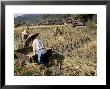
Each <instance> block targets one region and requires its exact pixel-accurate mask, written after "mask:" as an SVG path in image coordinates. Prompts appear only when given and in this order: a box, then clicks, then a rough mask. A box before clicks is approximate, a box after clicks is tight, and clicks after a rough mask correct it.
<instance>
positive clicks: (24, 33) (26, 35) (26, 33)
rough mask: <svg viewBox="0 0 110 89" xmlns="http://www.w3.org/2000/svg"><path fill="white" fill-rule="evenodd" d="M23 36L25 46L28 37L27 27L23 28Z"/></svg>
mask: <svg viewBox="0 0 110 89" xmlns="http://www.w3.org/2000/svg"><path fill="white" fill-rule="evenodd" d="M21 36H22V43H23V47H24V46H25V40H26V39H27V37H28V32H27V30H26V29H24V30H23V32H22V33H21Z"/></svg>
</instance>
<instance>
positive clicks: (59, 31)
mask: <svg viewBox="0 0 110 89" xmlns="http://www.w3.org/2000/svg"><path fill="white" fill-rule="evenodd" d="M58 34H59V35H61V34H62V32H61V30H60V29H59V28H58V27H56V28H54V36H55V37H56V36H57V35H58Z"/></svg>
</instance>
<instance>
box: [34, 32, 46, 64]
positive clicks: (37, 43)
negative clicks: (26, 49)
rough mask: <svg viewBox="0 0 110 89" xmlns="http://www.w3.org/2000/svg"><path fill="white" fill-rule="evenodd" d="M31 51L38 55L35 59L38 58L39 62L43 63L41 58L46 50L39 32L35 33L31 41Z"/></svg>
mask: <svg viewBox="0 0 110 89" xmlns="http://www.w3.org/2000/svg"><path fill="white" fill-rule="evenodd" d="M33 52H34V55H38V56H36V57H37V58H36V60H37V59H38V62H39V64H44V61H43V60H44V57H45V54H46V52H47V51H46V49H45V47H44V44H43V42H42V40H41V39H40V34H37V36H36V37H35V39H34V41H33Z"/></svg>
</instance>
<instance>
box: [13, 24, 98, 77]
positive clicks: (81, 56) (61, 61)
mask: <svg viewBox="0 0 110 89" xmlns="http://www.w3.org/2000/svg"><path fill="white" fill-rule="evenodd" d="M54 27H55V26H43V27H42V26H40V27H37V26H36V27H33V28H32V27H30V29H29V30H28V32H29V33H30V34H34V33H40V34H41V37H42V39H43V42H44V44H45V45H48V47H50V48H51V47H52V48H53V49H54V51H55V53H57V54H55V55H52V57H51V59H50V62H49V63H48V66H49V67H48V68H45V67H42V66H39V65H37V63H31V64H30V65H23V66H20V67H18V61H15V63H14V74H15V75H16V76H43V75H48V76H52V75H55V76H96V75H97V52H96V51H97V40H96V37H97V33H96V32H97V30H96V29H97V28H96V25H94V24H92V25H88V26H86V27H82V28H81V29H79V28H72V27H70V26H69V27H65V26H58V27H59V29H60V30H61V34H57V36H54V31H53V29H54ZM22 29H24V28H17V29H15V33H14V36H15V39H14V40H15V48H14V49H15V50H16V49H19V48H22V46H21V41H20V39H19V38H20V34H21V31H22ZM30 45H31V44H30Z"/></svg>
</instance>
